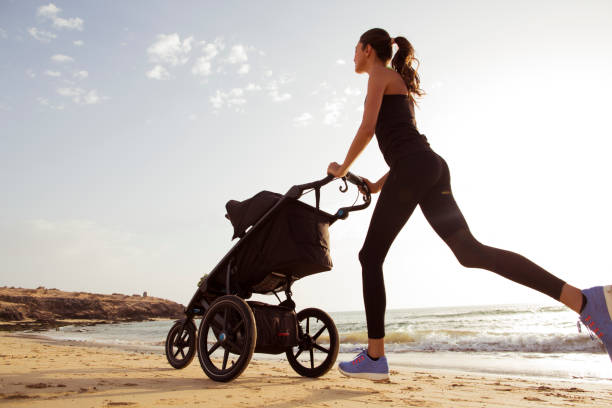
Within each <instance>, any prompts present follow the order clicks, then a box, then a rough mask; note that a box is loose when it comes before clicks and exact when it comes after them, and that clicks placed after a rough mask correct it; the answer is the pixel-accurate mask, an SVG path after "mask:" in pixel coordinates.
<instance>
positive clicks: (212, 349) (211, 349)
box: [208, 341, 221, 355]
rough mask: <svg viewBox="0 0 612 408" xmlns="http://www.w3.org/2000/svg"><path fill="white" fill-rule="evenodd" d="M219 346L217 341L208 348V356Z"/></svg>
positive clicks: (219, 343)
mask: <svg viewBox="0 0 612 408" xmlns="http://www.w3.org/2000/svg"><path fill="white" fill-rule="evenodd" d="M220 345H221V342H220V341H217V342H216V343H215V344H213V346H212V347H211V348H210V350H208V355H211V354H212V353H214V352H215V350H217V349H218V348H219V346H220Z"/></svg>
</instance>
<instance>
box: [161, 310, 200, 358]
mask: <svg viewBox="0 0 612 408" xmlns="http://www.w3.org/2000/svg"><path fill="white" fill-rule="evenodd" d="M183 322H184V324H183ZM181 327H182V329H181ZM195 350H196V328H195V324H194V323H193V320H191V319H189V320H187V321H186V322H185V320H184V319H183V320H177V321H176V322H175V323H174V325H173V326H172V327H171V328H170V331H169V332H168V336H167V337H166V358H167V359H168V362H169V363H170V365H171V366H172V367H174V368H176V369H181V368H185V367H187V366H188V365H189V363H191V360H193V356H195Z"/></svg>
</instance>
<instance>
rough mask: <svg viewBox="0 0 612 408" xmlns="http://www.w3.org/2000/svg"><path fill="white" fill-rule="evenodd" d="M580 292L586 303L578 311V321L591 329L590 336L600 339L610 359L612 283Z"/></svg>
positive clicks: (611, 351) (611, 342)
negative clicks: (579, 311)
mask: <svg viewBox="0 0 612 408" xmlns="http://www.w3.org/2000/svg"><path fill="white" fill-rule="evenodd" d="M582 293H583V294H584V296H586V298H587V304H586V306H585V307H584V309H583V310H582V313H580V321H581V322H582V324H584V325H585V326H586V328H587V329H589V330H590V331H591V333H592V334H591V338H595V337H597V338H598V339H599V340H601V342H602V343H603V344H604V347H605V348H606V351H607V352H608V355H609V356H610V360H612V319H611V318H610V317H611V316H612V285H608V286H595V287H593V288H589V289H584V290H583V291H582ZM579 328H580V327H579Z"/></svg>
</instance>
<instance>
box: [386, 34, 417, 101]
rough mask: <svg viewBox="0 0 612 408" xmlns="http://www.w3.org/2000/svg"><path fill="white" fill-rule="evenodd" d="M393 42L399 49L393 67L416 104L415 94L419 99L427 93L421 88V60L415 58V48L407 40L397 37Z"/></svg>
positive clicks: (394, 57) (392, 62) (392, 63)
mask: <svg viewBox="0 0 612 408" xmlns="http://www.w3.org/2000/svg"><path fill="white" fill-rule="evenodd" d="M392 42H393V43H395V44H397V46H398V47H399V49H398V50H397V52H396V53H395V55H394V56H393V60H392V61H391V66H392V67H393V69H395V70H396V71H397V72H398V73H399V74H400V75H401V76H402V78H403V79H404V82H405V83H406V87H407V88H408V93H409V94H410V99H411V100H412V101H413V102H415V103H416V101H415V99H414V96H413V94H414V95H417V96H419V97H421V96H423V95H425V91H423V90H422V89H421V88H420V84H421V80H420V78H419V74H418V73H417V69H418V67H419V60H418V59H416V58H415V57H414V48H413V47H412V44H410V42H409V41H408V40H407V39H405V38H404V37H395V38H394V39H392ZM413 61H416V67H415V68H413V66H412V62H413Z"/></svg>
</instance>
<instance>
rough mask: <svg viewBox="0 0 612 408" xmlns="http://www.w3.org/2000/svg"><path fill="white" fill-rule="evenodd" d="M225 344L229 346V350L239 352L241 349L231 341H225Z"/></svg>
mask: <svg viewBox="0 0 612 408" xmlns="http://www.w3.org/2000/svg"><path fill="white" fill-rule="evenodd" d="M225 342H226V343H227V345H228V346H229V348H230V349H234V350H241V347H238V345H237V344H236V343H234V342H233V341H231V340H225Z"/></svg>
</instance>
